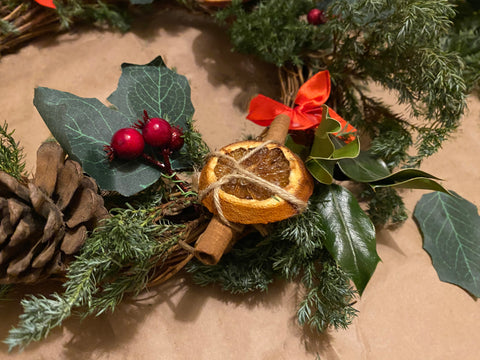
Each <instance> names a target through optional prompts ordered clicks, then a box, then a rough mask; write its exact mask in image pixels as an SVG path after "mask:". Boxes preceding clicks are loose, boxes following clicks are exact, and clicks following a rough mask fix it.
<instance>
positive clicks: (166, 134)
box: [104, 110, 186, 191]
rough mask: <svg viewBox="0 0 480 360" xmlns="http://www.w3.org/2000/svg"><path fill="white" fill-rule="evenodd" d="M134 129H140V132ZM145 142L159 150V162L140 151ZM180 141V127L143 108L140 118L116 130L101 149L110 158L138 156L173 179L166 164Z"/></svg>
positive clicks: (181, 141)
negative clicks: (150, 115) (126, 126)
mask: <svg viewBox="0 0 480 360" xmlns="http://www.w3.org/2000/svg"><path fill="white" fill-rule="evenodd" d="M137 129H138V130H140V131H141V134H140V132H139V131H138V130H137ZM145 144H148V145H150V146H152V147H153V148H154V149H156V150H159V151H160V153H161V154H162V157H163V163H162V162H160V161H158V160H156V159H155V158H154V157H152V156H150V155H148V154H146V153H145V152H144V148H145ZM183 144H184V139H183V130H182V129H181V128H179V127H176V126H171V125H170V124H169V123H168V121H166V120H164V119H161V118H150V117H149V116H148V113H147V111H146V110H144V111H143V120H138V121H137V122H136V123H134V124H133V125H132V127H129V128H122V129H120V130H118V131H116V132H115V134H113V136H112V140H111V141H110V145H105V146H104V150H105V152H106V153H107V156H108V159H109V160H110V161H112V160H113V159H115V158H118V159H124V160H132V159H136V158H138V157H142V158H143V159H144V160H146V161H148V162H149V163H151V164H153V165H155V166H157V167H159V168H160V169H161V170H162V171H163V172H165V173H166V174H167V175H169V176H173V177H174V178H175V179H176V176H175V174H174V173H173V170H172V167H171V165H170V156H171V155H172V153H173V152H174V151H178V150H180V149H181V148H182V146H183ZM178 185H179V186H180V188H181V189H182V190H184V191H186V188H185V187H184V185H183V183H178Z"/></svg>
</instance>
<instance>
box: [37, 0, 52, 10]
mask: <svg viewBox="0 0 480 360" xmlns="http://www.w3.org/2000/svg"><path fill="white" fill-rule="evenodd" d="M35 2H37V3H39V4H40V5H42V6H46V7H49V8H52V9H55V8H56V6H55V4H54V3H53V0H35Z"/></svg>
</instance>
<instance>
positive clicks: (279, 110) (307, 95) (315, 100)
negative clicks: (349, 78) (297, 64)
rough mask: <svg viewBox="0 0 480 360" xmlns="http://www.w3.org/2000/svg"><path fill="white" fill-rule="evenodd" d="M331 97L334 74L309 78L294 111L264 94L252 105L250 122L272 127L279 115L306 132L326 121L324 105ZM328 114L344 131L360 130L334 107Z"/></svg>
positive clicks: (317, 74)
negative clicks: (323, 118)
mask: <svg viewBox="0 0 480 360" xmlns="http://www.w3.org/2000/svg"><path fill="white" fill-rule="evenodd" d="M329 96H330V73H329V72H328V71H327V70H324V71H320V72H318V73H316V74H315V75H314V76H312V77H311V78H310V79H308V80H307V81H306V82H305V83H304V84H303V85H302V86H301V87H300V89H299V90H298V93H297V96H296V97H295V107H294V108H293V109H292V108H291V107H288V106H287V105H284V104H282V103H280V102H278V101H275V100H273V99H271V98H269V97H266V96H264V95H257V96H256V97H254V98H253V99H252V101H251V102H250V108H249V113H248V115H247V119H249V120H251V121H253V122H254V123H255V124H257V125H261V126H269V125H270V123H271V122H272V121H273V119H275V117H276V116H277V115H280V114H286V115H288V116H289V117H290V127H289V129H291V130H306V129H310V128H314V127H317V126H318V124H319V123H320V121H321V120H322V105H323V104H325V102H326V101H327V99H328V97H329ZM328 115H330V117H332V118H334V119H335V120H337V121H338V122H339V123H340V125H341V126H342V129H343V131H342V132H347V133H350V132H355V131H356V129H355V128H354V127H353V126H352V125H350V124H349V123H348V122H347V121H345V120H344V119H343V118H342V117H341V116H340V115H338V114H337V113H336V112H335V111H333V110H332V109H331V108H328Z"/></svg>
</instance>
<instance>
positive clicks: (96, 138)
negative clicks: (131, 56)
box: [34, 58, 194, 196]
mask: <svg viewBox="0 0 480 360" xmlns="http://www.w3.org/2000/svg"><path fill="white" fill-rule="evenodd" d="M109 100H110V101H111V103H112V104H114V105H115V106H116V108H111V107H107V106H105V105H104V104H102V103H101V102H100V101H99V100H97V99H93V98H81V97H78V96H76V95H73V94H70V93H67V92H62V91H58V90H52V89H48V88H44V87H39V88H37V89H35V96H34V105H35V106H36V107H37V110H38V112H39V113H40V115H41V116H42V118H43V120H44V121H45V123H46V124H47V126H48V128H49V129H50V131H51V132H52V134H53V136H54V137H55V138H56V139H57V141H58V142H59V143H60V144H61V145H62V147H63V148H64V149H65V151H66V152H67V153H68V154H69V155H70V156H71V157H72V158H74V159H76V160H78V161H79V162H80V163H81V164H82V166H83V169H84V171H85V172H86V173H87V174H89V175H90V176H92V177H93V178H95V180H96V181H97V183H98V185H99V186H100V188H102V189H104V190H114V191H118V192H119V193H121V194H123V195H125V196H130V195H133V194H135V193H137V192H139V191H141V190H144V189H145V188H147V187H148V186H150V185H151V184H153V183H154V182H156V181H157V180H158V178H159V177H160V176H161V172H160V171H159V170H158V169H156V168H154V167H152V166H151V165H149V164H147V163H144V162H143V161H140V160H138V161H122V160H115V161H113V162H108V161H107V158H106V154H105V152H104V150H103V146H104V145H108V144H109V143H110V140H111V138H112V136H113V134H114V133H115V131H117V130H118V129H121V128H124V127H130V126H131V125H132V124H133V123H134V122H135V121H136V120H137V119H140V118H141V117H142V113H143V110H147V111H149V115H150V116H151V117H154V116H162V115H163V116H165V117H168V119H169V121H170V122H171V123H172V124H175V125H179V126H181V127H183V128H184V129H185V130H186V131H189V130H191V129H189V125H188V120H189V119H191V117H192V115H193V111H194V110H193V106H192V104H191V101H190V87H189V85H188V82H187V80H186V79H185V77H183V76H181V75H178V74H176V73H175V72H174V71H172V70H170V69H168V68H167V67H166V66H165V64H164V63H163V61H162V60H161V58H156V59H155V60H154V61H152V62H151V63H150V64H147V65H132V64H124V65H122V76H121V78H120V81H119V84H118V88H117V90H116V91H115V92H114V93H113V94H112V95H111V96H110V97H109ZM186 166H187V164H186V162H185V161H184V160H183V161H182V160H178V159H173V160H172V167H173V168H174V169H177V170H178V169H181V168H184V167H186Z"/></svg>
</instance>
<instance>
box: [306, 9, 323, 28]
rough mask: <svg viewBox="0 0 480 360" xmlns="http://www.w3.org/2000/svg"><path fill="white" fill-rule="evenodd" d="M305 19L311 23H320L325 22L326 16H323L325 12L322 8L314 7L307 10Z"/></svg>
mask: <svg viewBox="0 0 480 360" xmlns="http://www.w3.org/2000/svg"><path fill="white" fill-rule="evenodd" d="M307 21H308V23H309V24H312V25H320V24H325V23H326V22H327V17H326V16H325V12H324V11H323V10H320V9H316V8H315V9H312V10H310V11H309V12H308V15H307Z"/></svg>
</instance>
